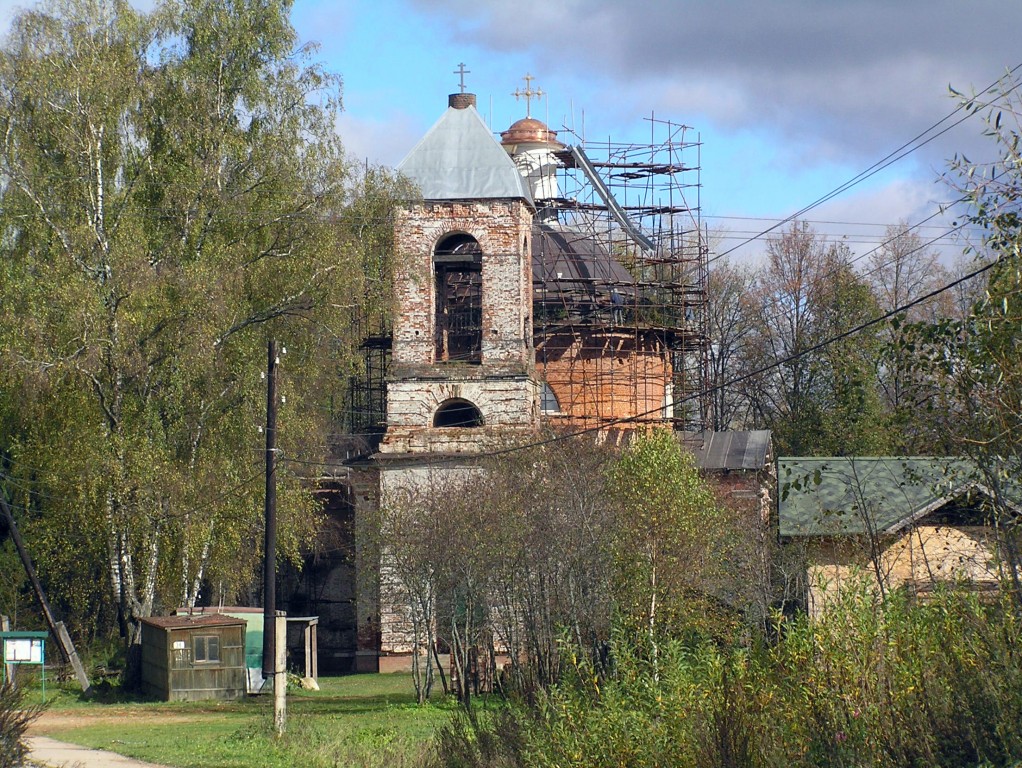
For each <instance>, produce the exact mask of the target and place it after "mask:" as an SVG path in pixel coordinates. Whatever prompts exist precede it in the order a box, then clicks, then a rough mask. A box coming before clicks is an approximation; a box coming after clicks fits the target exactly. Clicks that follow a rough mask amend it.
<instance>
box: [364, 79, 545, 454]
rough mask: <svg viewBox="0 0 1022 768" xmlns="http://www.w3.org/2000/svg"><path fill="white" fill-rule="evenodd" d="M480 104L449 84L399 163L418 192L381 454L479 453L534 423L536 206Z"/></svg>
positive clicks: (406, 248) (401, 266)
mask: <svg viewBox="0 0 1022 768" xmlns="http://www.w3.org/2000/svg"><path fill="white" fill-rule="evenodd" d="M462 88H464V86H462ZM475 103H476V100H475V95H474V94H471V93H465V92H464V91H462V92H461V93H455V94H452V95H451V96H450V97H449V106H448V109H447V111H446V112H445V113H444V114H443V115H442V116H441V118H440V120H439V121H437V123H436V124H435V125H434V126H433V127H432V128H431V129H430V131H429V132H428V133H427V134H426V135H425V136H424V137H423V138H422V140H421V141H420V142H419V143H418V144H417V145H416V146H415V147H414V148H413V149H412V150H411V152H410V153H409V154H408V156H407V157H406V158H405V159H404V161H403V162H402V163H401V164H400V165H399V166H398V170H399V171H400V172H401V173H403V174H404V175H405V176H407V177H408V178H410V179H411V180H412V181H413V182H415V184H416V185H417V187H418V189H419V191H420V193H421V200H419V201H416V202H409V203H407V204H405V205H404V206H402V207H401V208H400V209H399V210H398V212H397V215H396V217H395V224H394V248H395V258H394V302H395V304H394V316H395V321H394V346H393V351H392V358H391V370H390V376H389V379H388V383H387V414H388V416H387V418H388V424H387V432H386V435H385V436H384V439H383V443H382V445H381V447H380V453H381V454H383V455H386V454H406V455H407V454H416V453H418V454H422V453H461V452H465V453H471V452H478V451H479V450H482V449H484V448H485V447H486V446H487V445H490V444H492V439H493V438H495V437H497V436H499V435H507V434H508V433H509V432H511V433H513V432H515V431H528V430H532V429H535V428H536V426H537V425H538V423H539V385H538V383H537V379H536V374H535V358H534V352H533V340H532V263H531V258H532V257H531V253H532V251H531V248H532V243H531V239H532V224H533V217H534V215H535V205H534V203H533V200H532V195H531V194H530V190H529V188H528V186H527V185H526V183H525V181H524V180H523V178H522V176H521V174H520V173H519V171H518V169H517V168H516V166H515V163H514V162H513V161H512V160H511V158H510V157H509V156H508V154H507V152H506V151H505V150H504V149H503V148H502V147H501V145H500V143H498V141H497V140H496V138H494V136H493V135H492V134H491V132H490V130H489V128H487V126H486V123H485V122H484V121H483V120H482V118H481V117H480V116H479V114H478V112H477V111H476V108H475ZM381 458H382V456H381Z"/></svg>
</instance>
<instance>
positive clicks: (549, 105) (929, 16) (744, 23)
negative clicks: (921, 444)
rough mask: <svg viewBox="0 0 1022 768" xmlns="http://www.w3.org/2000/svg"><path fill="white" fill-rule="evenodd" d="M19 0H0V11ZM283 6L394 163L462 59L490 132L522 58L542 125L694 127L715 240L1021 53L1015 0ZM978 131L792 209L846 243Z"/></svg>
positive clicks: (934, 198)
mask: <svg viewBox="0 0 1022 768" xmlns="http://www.w3.org/2000/svg"><path fill="white" fill-rule="evenodd" d="M139 1H140V2H147V3H151V0H139ZM24 4H25V3H23V2H18V0H14V2H12V1H11V0H0V29H5V28H6V26H7V23H8V22H9V19H10V16H11V14H12V13H13V8H14V7H15V6H16V5H24ZM292 21H293V23H294V25H295V27H296V29H297V31H298V35H299V38H300V40H301V41H302V42H312V41H315V42H318V43H319V44H320V46H321V47H320V51H319V57H320V58H321V59H322V60H323V61H325V62H326V63H327V65H328V66H329V68H331V69H332V70H334V71H337V72H339V73H340V74H341V75H342V76H343V78H344V105H345V111H344V113H343V114H342V116H341V118H340V120H339V123H338V130H339V131H340V133H341V135H342V137H343V139H344V141H345V144H346V146H347V147H348V149H349V151H350V152H351V154H352V156H354V157H357V158H367V159H369V160H370V161H372V162H376V163H383V164H386V165H393V164H396V163H397V162H398V161H400V159H401V158H402V157H403V156H404V154H405V153H406V152H407V151H408V150H409V149H410V148H411V147H412V145H413V144H414V143H415V142H416V141H417V140H418V138H420V137H421V136H422V135H423V134H424V133H425V132H426V131H427V130H428V129H429V127H430V126H431V125H432V124H433V122H434V121H435V120H436V119H437V118H438V117H439V116H440V114H441V113H442V112H443V110H444V109H445V108H446V103H447V94H449V93H452V92H454V91H456V90H457V85H458V77H457V75H455V74H454V73H453V71H454V70H455V69H456V68H457V66H458V64H459V63H460V62H464V64H465V66H466V68H467V69H468V70H470V73H469V74H468V75H467V76H466V82H467V85H468V88H469V90H470V91H472V92H474V93H476V94H477V95H478V99H479V109H480V112H481V113H482V114H483V116H484V117H485V118H487V119H488V120H489V122H490V124H491V127H492V128H493V129H494V130H495V131H500V130H503V129H505V128H507V126H508V125H509V124H510V123H511V122H513V121H514V120H515V119H517V118H519V117H523V116H524V114H525V105H524V103H521V102H518V101H516V100H515V99H514V97H513V96H512V95H511V94H512V92H513V91H514V90H515V89H516V88H519V87H524V82H523V80H522V79H521V78H522V76H523V75H525V74H526V73H527V72H528V73H531V74H532V75H534V76H535V77H536V80H535V85H537V86H538V87H540V88H542V89H543V91H544V92H545V93H546V94H547V96H546V97H545V99H544V100H543V103H541V104H540V105H537V106H534V108H533V114H534V115H535V116H538V117H540V118H543V119H548V122H549V124H550V127H551V128H553V129H554V130H558V129H560V128H561V127H562V125H563V124H574V126H575V127H576V129H579V127H580V125H581V122H582V115H583V113H584V116H585V117H584V119H585V126H586V135H587V136H589V137H592V138H596V137H599V138H607V137H611V138H613V139H614V140H615V141H636V142H638V141H642V140H643V139H644V138H645V136H646V135H648V128H647V126H646V123H645V122H644V118H647V117H649V116H650V114H651V113H655V114H656V116H657V117H662V118H669V119H671V120H674V121H677V122H681V123H685V124H687V125H690V126H693V128H694V129H695V130H696V131H698V135H699V137H700V139H701V141H702V157H701V165H702V173H701V181H702V185H703V188H702V195H701V199H702V210H703V214H704V220H705V221H706V222H707V223H708V224H709V226H710V227H711V228H724V229H727V230H729V231H730V235H729V236H728V238H727V239H725V240H724V241H723V242H724V245H722V249H726V248H727V247H730V245H733V244H735V243H736V242H738V241H739V239H740V237H742V234H741V233H745V232H748V233H749V234H754V233H755V232H758V231H760V230H762V229H764V228H766V227H767V226H769V225H770V223H771V222H772V221H776V220H777V219H780V218H783V217H785V216H788V215H790V214H792V213H794V212H796V211H798V210H800V209H801V208H803V207H804V206H806V205H808V204H810V203H812V202H813V201H815V200H816V199H817V198H819V197H821V196H823V195H825V194H827V193H828V192H830V191H831V190H833V189H834V188H836V187H837V186H839V185H840V184H842V183H844V182H846V181H848V180H849V179H850V178H852V177H853V176H855V175H856V174H858V173H859V172H861V171H863V170H864V169H866V168H868V167H869V166H871V165H872V164H873V163H875V162H876V161H878V160H880V159H881V158H883V157H884V156H885V155H887V154H888V153H889V152H891V151H892V150H894V149H896V148H897V147H899V146H901V145H902V144H903V143H904V142H906V141H908V140H909V139H911V138H912V137H914V136H916V135H917V134H919V133H920V132H922V131H924V130H925V129H927V128H928V127H930V126H931V125H933V124H934V123H937V122H938V121H939V120H940V119H941V118H943V117H944V116H945V115H947V114H948V113H949V112H950V111H951V110H952V109H953V108H954V107H955V102H954V101H953V100H952V99H951V98H949V96H948V85H954V86H955V87H956V88H958V89H959V90H964V91H968V90H969V89H971V88H977V89H979V88H983V87H986V86H987V85H989V84H990V83H992V82H993V81H994V80H996V79H997V78H998V77H999V76H1001V75H1003V74H1004V73H1005V72H1006V71H1007V70H1008V69H1009V68H1012V67H1014V66H1016V65H1018V64H1019V63H1022V45H1019V43H1018V30H1019V29H1022V2H1019V1H1018V0H970V1H969V2H965V1H964V0H645V1H641V0H631V1H629V2H625V0H557V1H556V2H551V0H517V2H514V3H510V2H507V0H501V1H500V2H497V1H495V0H375V1H374V2H365V0H357V1H356V0H332V1H328V0H296V2H295V5H294V10H293V14H292ZM981 131H982V126H981V124H980V123H979V121H978V120H977V119H975V118H973V119H969V120H966V121H965V122H964V123H962V124H961V125H959V126H957V127H956V128H954V129H952V130H950V131H948V132H947V133H946V134H944V135H942V136H940V137H939V138H937V139H936V140H934V141H933V142H931V143H929V144H927V145H926V146H925V147H923V148H921V149H920V150H918V151H916V152H913V153H912V154H910V155H909V156H908V157H907V158H905V159H903V160H901V161H899V162H897V163H895V164H894V165H892V166H891V167H890V168H888V169H887V170H885V171H883V172H881V173H879V174H877V175H876V176H873V177H871V178H870V179H868V180H867V181H865V182H863V183H861V184H859V185H857V186H855V187H854V188H853V189H852V190H850V191H849V192H847V193H844V194H842V195H840V196H838V197H836V198H835V199H834V200H832V201H830V202H828V203H826V204H824V205H822V206H820V207H818V208H815V209H814V210H812V211H811V212H809V213H807V214H806V216H805V218H807V219H809V220H811V221H813V222H816V223H815V224H814V226H816V228H817V229H818V230H819V231H821V232H822V233H825V234H827V235H828V236H830V237H834V238H837V237H841V236H845V237H847V238H848V241H849V243H850V245H851V246H852V249H853V250H854V251H856V252H857V253H862V252H863V251H865V250H868V249H869V248H870V247H872V245H875V244H876V242H878V240H879V236H880V234H881V233H882V231H883V227H884V225H887V224H893V223H896V222H898V221H899V220H907V221H909V222H916V221H920V220H921V219H923V218H924V217H926V216H928V215H929V214H931V213H932V212H933V211H934V210H935V209H936V206H937V205H938V204H939V203H940V202H943V201H947V200H950V199H953V198H954V196H955V195H954V193H953V191H952V190H951V189H949V188H948V187H947V186H946V185H945V184H943V183H941V182H940V181H939V176H940V174H941V173H942V172H943V171H944V170H945V169H946V166H947V160H948V159H949V158H950V157H951V156H952V155H954V153H955V152H964V153H966V154H967V155H969V157H970V158H974V159H975V158H980V157H983V156H984V155H986V154H989V152H990V151H991V149H992V147H991V145H990V143H989V142H988V141H986V140H983V139H982V138H981V135H980V134H981ZM947 222H948V220H947V219H944V220H936V221H933V222H930V225H929V226H931V227H932V229H924V230H922V232H921V234H923V235H924V236H925V237H933V236H936V235H938V234H940V232H941V231H942V229H941V227H944V228H946V227H947ZM867 225H868V226H867ZM871 244H872V245H871ZM756 250H758V246H752V247H750V248H746V249H744V251H743V252H744V253H746V254H748V253H750V252H755V251H756ZM950 250H951V249H950V247H949V251H950Z"/></svg>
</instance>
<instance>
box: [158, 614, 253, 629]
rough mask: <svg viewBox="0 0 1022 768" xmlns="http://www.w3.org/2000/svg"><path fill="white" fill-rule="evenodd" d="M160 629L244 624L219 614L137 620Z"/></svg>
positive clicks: (242, 621)
mask: <svg viewBox="0 0 1022 768" xmlns="http://www.w3.org/2000/svg"><path fill="white" fill-rule="evenodd" d="M139 621H141V622H142V623H143V624H149V625H151V626H154V627H160V628H161V629H202V628H203V627H233V626H237V625H241V624H244V623H245V620H244V619H237V618H234V617H232V616H224V615H223V614H219V613H207V614H203V615H198V616H148V617H146V618H144V619H139Z"/></svg>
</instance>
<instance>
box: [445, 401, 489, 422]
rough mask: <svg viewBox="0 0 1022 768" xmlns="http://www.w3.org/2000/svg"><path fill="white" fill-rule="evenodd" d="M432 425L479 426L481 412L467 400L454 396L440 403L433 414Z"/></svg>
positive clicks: (481, 418)
mask: <svg viewBox="0 0 1022 768" xmlns="http://www.w3.org/2000/svg"><path fill="white" fill-rule="evenodd" d="M433 426H434V427H481V426H483V414H482V413H480V411H479V409H478V408H476V407H475V405H473V404H472V403H470V402H469V401H468V400H462V399H461V398H454V399H452V400H445V401H444V402H442V403H440V407H439V408H437V409H436V413H434V414H433Z"/></svg>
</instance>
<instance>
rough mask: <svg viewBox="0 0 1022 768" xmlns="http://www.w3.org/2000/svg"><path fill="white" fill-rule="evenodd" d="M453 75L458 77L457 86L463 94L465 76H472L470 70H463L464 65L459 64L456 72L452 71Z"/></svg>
mask: <svg viewBox="0 0 1022 768" xmlns="http://www.w3.org/2000/svg"><path fill="white" fill-rule="evenodd" d="M454 74H456V75H458V80H459V81H460V82H459V84H460V86H461V92H462V93H464V92H465V75H470V74H472V70H471V69H465V64H464V63H461V64H458V68H457V69H456V70H454Z"/></svg>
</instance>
